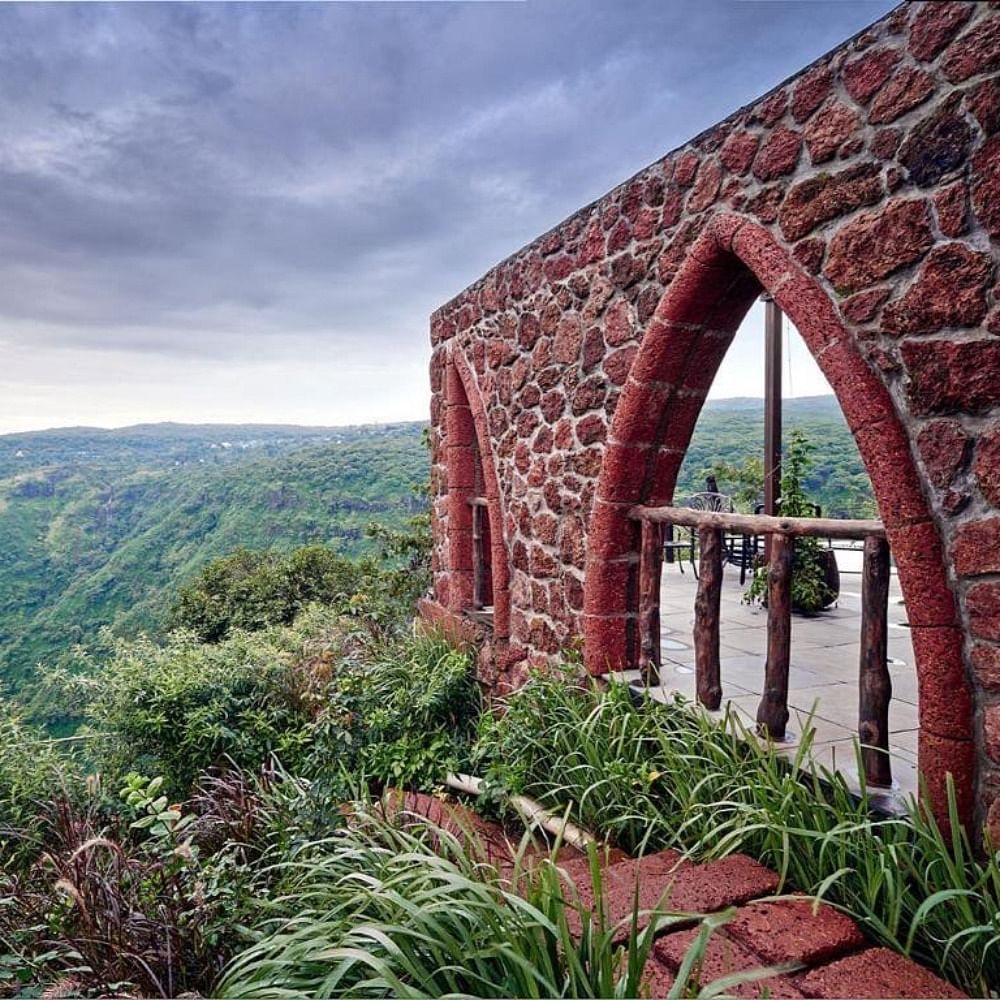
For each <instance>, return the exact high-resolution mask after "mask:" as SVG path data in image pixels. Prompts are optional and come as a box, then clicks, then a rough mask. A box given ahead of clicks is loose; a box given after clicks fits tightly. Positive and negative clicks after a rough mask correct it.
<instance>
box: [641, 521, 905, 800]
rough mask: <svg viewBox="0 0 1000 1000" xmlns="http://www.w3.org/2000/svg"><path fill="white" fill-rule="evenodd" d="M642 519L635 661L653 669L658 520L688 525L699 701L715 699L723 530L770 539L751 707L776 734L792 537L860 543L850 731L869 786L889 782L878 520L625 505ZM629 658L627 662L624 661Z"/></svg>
mask: <svg viewBox="0 0 1000 1000" xmlns="http://www.w3.org/2000/svg"><path fill="white" fill-rule="evenodd" d="M629 516H630V517H631V518H632V519H633V520H637V521H640V522H641V524H642V545H641V552H640V563H639V608H638V619H639V630H640V631H639V664H638V666H639V667H640V668H641V669H642V670H643V673H644V675H645V676H646V677H647V679H648V680H654V681H655V680H656V679H657V678H658V676H659V669H660V613H659V604H660V571H661V567H662V562H663V550H662V545H661V540H662V537H663V526H664V525H668V526H669V525H676V526H680V527H685V528H691V529H692V530H694V531H696V532H697V535H698V547H699V570H700V572H699V579H698V591H697V595H696V597H695V615H694V632H693V643H694V652H695V687H696V691H697V698H698V701H699V703H700V704H702V705H704V706H705V707H706V708H709V709H717V708H718V707H719V706H720V705H721V703H722V678H721V662H720V656H719V626H720V608H721V596H722V567H723V559H722V554H723V532H726V531H729V532H732V533H736V534H741V535H745V536H751V535H765V536H767V537H768V538H769V539H770V546H769V559H768V582H767V656H766V659H765V664H764V684H763V694H762V695H761V699H760V704H759V706H758V708H757V728H758V731H759V732H760V733H761V734H762V735H765V736H767V737H768V738H769V739H773V740H779V741H780V740H783V739H785V736H786V731H787V724H788V678H789V669H790V666H791V634H792V627H791V623H792V570H793V561H794V552H795V539H796V538H836V539H849V540H853V541H863V542H864V552H863V558H864V569H863V571H862V595H861V656H860V663H859V696H858V737H859V741H860V743H861V748H862V749H861V756H862V762H863V764H864V771H865V778H866V781H867V782H868V784H870V785H878V786H889V785H891V784H892V774H891V768H890V761H889V702H890V700H891V698H892V682H891V680H890V677H889V668H888V662H887V641H888V606H889V573H890V569H889V545H888V543H887V542H886V537H885V527H884V526H883V524H882V522H881V521H874V520H839V519H835V518H820V517H769V516H767V515H764V514H735V513H729V512H726V511H703V510H692V509H690V508H687V507H634V508H632V510H631V511H630V512H629ZM633 665H634V664H633Z"/></svg>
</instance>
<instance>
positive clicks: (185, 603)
mask: <svg viewBox="0 0 1000 1000" xmlns="http://www.w3.org/2000/svg"><path fill="white" fill-rule="evenodd" d="M376 573H377V566H376V564H375V562H374V561H373V560H370V559H368V560H358V561H353V560H350V559H345V558H344V557H343V556H339V555H337V553H336V552H334V551H333V550H332V549H330V548H327V547H326V546H323V545H307V546H305V547H303V548H299V549H296V550H295V551H294V552H292V553H290V554H288V555H285V554H282V553H278V552H274V551H265V552H251V551H249V550H248V549H239V550H238V551H236V552H234V553H233V554H232V555H229V556H225V557H224V558H222V559H216V560H214V561H213V562H210V563H209V564H208V565H207V566H206V567H205V568H204V569H203V570H202V571H201V573H199V574H198V576H197V577H196V578H195V579H194V580H192V581H191V582H190V583H188V584H186V585H184V586H182V587H181V588H180V589H179V590H178V592H177V597H176V599H175V601H174V603H173V606H172V607H171V609H170V611H169V613H168V616H167V623H168V627H169V628H172V629H177V630H182V631H186V632H190V633H192V634H193V635H195V636H196V637H197V638H198V639H200V640H201V641H202V642H221V641H222V640H223V639H225V638H226V637H227V636H229V635H231V634H232V633H233V632H234V631H237V630H241V631H244V632H256V631H259V630H261V629H265V628H268V627H269V626H272V625H290V624H291V623H292V622H293V621H294V620H295V617H296V615H298V613H299V612H300V611H301V610H302V609H303V608H305V607H306V606H307V605H309V604H313V603H321V604H337V605H338V606H341V607H342V606H344V605H345V604H346V603H347V602H348V600H349V599H350V597H351V595H353V594H355V593H356V592H357V591H358V590H359V589H361V588H362V585H363V584H364V583H365V581H366V580H368V579H369V578H370V577H371V576H372V575H373V574H376Z"/></svg>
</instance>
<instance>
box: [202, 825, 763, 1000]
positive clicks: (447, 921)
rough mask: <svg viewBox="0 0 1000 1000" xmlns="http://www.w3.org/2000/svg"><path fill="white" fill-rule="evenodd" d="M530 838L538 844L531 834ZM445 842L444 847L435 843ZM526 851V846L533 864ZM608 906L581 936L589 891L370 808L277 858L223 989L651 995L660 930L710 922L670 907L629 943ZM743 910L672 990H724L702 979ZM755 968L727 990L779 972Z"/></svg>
mask: <svg viewBox="0 0 1000 1000" xmlns="http://www.w3.org/2000/svg"><path fill="white" fill-rule="evenodd" d="M525 843H526V842H525ZM432 845H433V846H432ZM522 858H523V844H522V850H521V853H520V854H519V859H522ZM591 867H592V871H593V874H594V877H595V891H596V902H595V905H594V908H593V912H590V911H584V912H583V914H582V917H583V919H582V931H581V933H580V935H579V937H575V936H574V935H573V933H572V932H571V930H570V924H569V922H568V920H567V914H568V912H569V907H571V906H573V904H574V902H575V897H574V894H573V892H572V890H571V889H570V888H568V886H567V884H566V882H565V881H564V878H563V876H562V875H561V874H560V872H559V871H558V869H557V868H556V867H555V866H554V865H552V864H548V863H544V862H543V863H542V864H541V866H540V867H537V868H535V869H534V870H533V872H532V874H531V876H530V877H522V876H521V874H520V871H519V869H515V872H514V874H513V875H512V876H511V879H512V883H513V884H515V885H516V886H517V891H513V890H512V889H511V888H509V885H510V884H511V883H505V882H502V881H501V880H500V879H499V878H498V876H497V873H496V872H495V870H493V869H492V868H490V867H489V866H487V865H484V864H482V863H481V862H477V861H476V860H475V858H474V857H473V856H472V855H471V854H470V853H469V852H468V845H467V844H465V843H460V842H459V841H458V840H457V839H455V838H454V837H452V836H450V835H449V834H447V833H443V832H442V831H440V830H437V829H435V830H434V831H433V836H432V837H431V836H428V835H427V831H424V832H423V833H422V832H421V831H420V830H417V831H414V830H412V829H410V830H401V829H398V828H397V827H395V826H394V825H393V824H392V823H390V822H388V821H386V820H385V819H384V818H382V817H381V816H380V815H379V814H378V811H372V812H365V811H363V810H362V811H361V812H360V813H358V814H356V816H355V820H354V823H353V824H352V826H351V827H350V828H348V829H346V830H344V831H343V832H342V833H341V834H339V835H338V836H336V837H334V838H331V839H328V840H326V841H319V842H315V843H313V844H310V845H307V846H304V847H303V848H302V850H301V851H299V852H298V853H297V854H296V855H295V856H294V857H291V858H289V859H287V860H284V861H282V862H281V863H280V864H279V865H278V866H277V873H278V879H279V882H280V885H281V893H280V894H279V895H277V896H276V897H275V898H274V900H273V901H272V902H270V903H269V904H267V905H266V906H264V907H262V917H263V920H262V922H261V923H260V925H259V927H258V934H259V938H258V940H257V942H256V943H255V944H253V945H252V946H251V947H249V948H248V949H247V950H246V951H244V952H243V953H242V954H241V955H239V956H237V957H236V958H235V959H234V960H233V962H232V963H231V964H230V965H229V967H228V969H227V970H226V972H225V974H224V975H223V977H222V979H221V981H220V983H219V985H218V987H217V991H216V993H217V995H219V996H221V997H240V998H243V1000H253V998H257V997H259V998H271V997H293V996H294V997H328V996H342V997H364V996H380V997H381V996H399V997H441V996H472V997H609V996H619V997H638V996H646V995H648V993H649V991H648V987H647V986H646V985H645V984H644V968H645V965H646V961H647V959H648V957H649V953H650V950H651V947H652V943H653V937H654V934H656V933H658V932H660V931H663V930H666V929H669V928H670V927H671V926H677V925H680V924H685V925H690V924H691V923H692V921H693V920H694V921H697V917H694V918H693V917H692V915H690V914H670V913H664V914H661V915H659V916H658V917H656V918H655V919H654V920H653V921H652V922H651V923H650V924H649V925H648V927H647V928H646V929H644V930H642V931H640V930H639V911H638V910H637V909H635V910H633V913H632V915H631V916H630V917H629V918H627V922H628V940H627V942H626V944H625V945H624V946H622V945H618V944H616V943H615V938H616V930H617V927H616V926H611V925H609V924H608V923H607V921H606V920H605V918H604V913H603V905H602V902H601V893H600V875H599V871H598V868H597V859H596V855H594V856H592V858H591ZM731 916H732V913H726V914H721V915H713V916H712V917H710V918H706V920H705V921H704V922H703V924H702V927H701V928H700V931H699V934H698V935H697V936H696V940H695V942H694V944H693V946H692V949H691V951H690V952H689V954H688V955H687V956H686V960H685V962H684V965H683V968H682V975H681V976H679V977H678V980H677V983H676V984H675V987H674V988H673V990H672V991H671V994H670V995H671V997H680V996H698V995H704V996H711V995H714V992H717V991H712V990H711V988H707V989H705V990H702V989H701V987H700V985H699V984H698V983H697V980H696V975H697V972H698V970H699V969H700V967H701V964H702V961H701V960H702V958H703V956H704V952H705V948H706V947H707V944H708V940H709V938H710V936H711V933H712V932H713V931H714V930H715V929H716V928H717V927H718V926H721V925H722V924H723V923H725V922H726V920H728V919H729V918H730V917H731ZM773 971H774V970H763V971H761V970H755V971H754V972H753V973H750V974H747V975H746V976H743V977H742V978H741V977H735V978H733V977H731V978H730V979H728V980H727V981H726V982H725V983H720V986H731V985H733V984H734V983H736V982H739V981H742V980H743V979H754V978H759V977H760V976H762V975H767V974H773Z"/></svg>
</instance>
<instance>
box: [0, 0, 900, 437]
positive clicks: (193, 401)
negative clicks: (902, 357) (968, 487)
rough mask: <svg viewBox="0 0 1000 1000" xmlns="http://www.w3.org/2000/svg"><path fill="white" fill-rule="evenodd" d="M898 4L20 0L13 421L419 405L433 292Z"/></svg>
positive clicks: (743, 372)
mask: <svg viewBox="0 0 1000 1000" xmlns="http://www.w3.org/2000/svg"><path fill="white" fill-rule="evenodd" d="M890 6H891V4H889V3H887V2H883V0H834V2H821V0H816V2H797V3H792V2H774V0H772V2H752V0H749V2H724V0H696V2H690V3H689V2H686V0H685V2H681V0H649V2H645V0H527V2H524V3H518V2H513V3H476V2H464V3H447V2H444V3H420V2H411V3H399V4H396V3H337V4H318V3H317V4H303V5H299V4H294V3H281V4H270V5H268V4H261V5H256V4H230V5H210V4H172V5H162V6H161V5H158V4H145V3H143V4H139V3H136V4H131V5H112V4H86V5H83V4H81V5H70V4H52V5H41V4H39V5H35V4H24V5H18V4H2V5H0V126H2V133H0V134H2V140H0V354H2V358H3V364H2V366H0V431H10V430H21V429H30V428H39V427H47V426H59V425H65V424H95V425H101V426H116V425H122V424H127V423H135V422H140V421H155V420H181V421H263V422H296V423H316V424H340V423H352V422H367V421H390V420H401V419H423V418H425V416H426V411H427V376H426V364H427V359H428V356H429V346H428V334H427V329H428V316H429V314H430V312H431V311H432V310H433V309H434V308H435V307H436V306H437V305H439V304H441V303H442V302H444V301H445V300H447V299H448V298H450V297H451V296H453V295H454V294H456V293H457V292H459V291H460V290H461V289H462V288H463V287H465V286H466V285H467V284H469V283H470V282H472V281H474V280H475V279H476V278H477V277H479V276H480V275H481V274H482V273H483V272H484V271H486V270H487V269H488V268H489V267H490V266H491V265H492V264H494V263H495V262H496V261H498V260H500V259H501V258H503V257H505V256H506V255H508V254H509V253H511V252H512V251H514V250H516V249H517V248H518V247H520V246H522V245H523V244H524V243H526V242H528V241H529V240H531V239H532V238H534V237H535V236H536V235H538V234H540V233H542V232H543V231H545V230H546V229H548V228H549V227H551V226H552V225H554V224H555V223H556V222H558V221H559V220H560V219H562V218H564V217H565V216H567V215H569V214H570V213H571V212H572V211H573V210H575V209H576V208H578V207H580V206H581V205H583V204H585V203H587V202H588V201H591V200H593V199H594V198H596V197H598V196H600V195H601V194H603V193H604V192H605V191H607V190H608V189H609V188H611V187H613V186H614V185H615V184H617V183H618V182H619V181H621V180H624V179H625V178H626V177H627V176H629V175H630V174H632V173H634V172H635V171H637V170H638V169H640V168H641V167H643V166H644V165H645V164H647V163H649V162H651V161H652V160H655V159H657V158H658V157H659V156H661V155H662V154H663V153H665V152H667V151H668V150H670V149H671V148H673V147H674V146H676V145H678V144H680V143H681V142H683V141H684V140H685V139H687V138H690V137H691V136H693V135H694V134H696V133H697V132H699V131H701V130H702V129H704V128H705V127H707V126H708V125H710V124H712V123H713V122H715V121H717V120H719V119H720V118H722V117H724V116H725V115H726V114H728V113H729V112H730V111H733V110H735V109H736V108H737V107H739V106H740V105H742V104H745V103H746V102H748V101H749V100H751V99H753V98H754V97H755V96H758V95H759V94H761V93H763V92H764V91H766V90H768V89H769V88H770V87H772V86H773V85H774V84H776V83H778V82H779V81H780V80H782V79H783V78H785V77H786V76H788V75H790V74H791V73H793V72H795V71H796V70H797V69H799V68H800V67H802V66H803V65H805V64H806V63H808V62H809V61H811V60H812V59H814V58H816V57H817V56H819V55H821V54H822V53H823V52H825V51H826V50H828V49H829V48H831V47H833V46H834V45H836V44H837V43H838V42H840V41H842V40H843V39H845V38H846V37H848V36H849V35H851V34H853V33H854V32H855V31H857V30H858V29H859V28H861V27H863V26H864V25H865V24H867V23H869V22H870V21H872V20H874V19H876V18H877V17H879V16H881V14H882V13H883V12H884V11H885V10H887V9H888V8H889V7H890ZM752 322H753V323H754V324H755V325H756V326H759V323H760V321H759V319H757V318H756V317H752ZM757 339H758V338H755V337H753V336H750V335H749V334H747V335H745V336H742V337H741V338H740V342H739V344H738V345H737V346H735V347H734V349H733V351H732V352H731V354H730V359H729V360H730V362H731V363H730V364H729V365H727V368H726V371H725V372H724V373H722V375H720V379H719V381H718V382H717V385H716V388H715V394H716V395H735V394H742V395H749V394H758V393H759V388H758V389H755V388H754V385H753V383H754V381H755V379H756V375H754V376H753V377H749V376H748V374H747V372H748V367H752V366H753V363H754V362H755V360H756V358H757V356H758V355H759V344H758V343H757ZM794 358H795V359H796V360H795V361H794V364H793V373H794V374H793V391H794V392H795V393H797V394H803V393H807V392H815V391H823V386H822V383H821V382H817V380H816V377H815V374H814V373H812V372H811V371H810V369H809V367H808V366H807V365H806V364H805V355H804V351H800V352H798V353H797V354H795V355H794ZM800 362H801V364H800Z"/></svg>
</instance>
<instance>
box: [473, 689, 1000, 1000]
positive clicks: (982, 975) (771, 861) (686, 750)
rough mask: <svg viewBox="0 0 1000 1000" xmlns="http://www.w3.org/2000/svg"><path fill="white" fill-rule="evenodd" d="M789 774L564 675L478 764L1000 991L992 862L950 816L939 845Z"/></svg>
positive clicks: (997, 867)
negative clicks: (773, 874) (781, 887)
mask: <svg viewBox="0 0 1000 1000" xmlns="http://www.w3.org/2000/svg"><path fill="white" fill-rule="evenodd" d="M808 744H809V738H808V737H807V738H806V739H805V740H803V745H802V746H801V747H800V749H799V750H798V756H797V759H796V760H795V761H794V762H792V763H789V762H788V761H786V760H784V759H782V758H779V757H778V756H776V755H775V754H773V753H771V752H769V751H768V750H767V749H766V748H761V747H759V746H758V745H757V744H756V742H755V741H754V740H752V739H749V738H748V734H746V733H745V732H741V728H740V727H739V726H738V725H737V724H735V721H734V720H732V719H727V720H726V721H725V722H724V723H723V724H722V725H720V724H717V723H714V722H712V721H710V720H708V719H706V718H705V717H703V716H701V715H700V714H699V713H695V712H691V711H689V710H688V709H687V708H685V707H684V706H683V705H681V704H674V705H660V704H658V703H656V702H653V701H650V700H648V699H647V700H646V702H645V703H644V704H642V705H638V706H637V705H636V704H634V703H633V700H632V697H631V695H630V693H629V691H628V689H627V688H626V687H625V686H624V685H620V684H613V685H611V687H610V688H609V689H608V690H607V691H601V690H598V689H597V688H595V687H589V686H581V685H580V684H579V683H573V682H572V680H571V679H570V678H569V677H567V676H563V675H557V676H551V677H538V678H536V679H534V680H533V681H532V682H531V683H530V684H528V685H527V686H525V687H524V688H522V689H521V690H519V691H518V692H516V693H514V694H513V695H512V696H511V697H510V699H509V702H508V704H507V710H506V712H505V714H503V715H502V716H497V717H491V718H487V717H485V716H484V718H483V722H482V726H481V733H480V739H479V744H478V749H477V753H478V767H479V770H480V773H484V774H485V775H486V777H487V779H488V780H489V781H490V782H491V783H492V784H493V785H494V791H497V790H498V789H497V786H499V788H502V789H503V790H505V791H509V792H514V793H521V794H526V795H530V796H532V797H534V798H536V799H538V800H540V801H541V802H542V803H544V804H546V805H548V806H549V807H551V808H554V809H556V810H560V811H561V810H563V809H565V808H570V809H571V812H572V815H573V819H574V820H575V821H577V822H579V823H581V824H582V825H583V826H585V827H588V828H590V829H591V830H594V831H595V832H598V833H600V834H602V835H605V836H608V837H610V838H611V839H613V840H614V841H615V842H616V843H618V844H619V845H620V846H621V847H623V848H625V849H626V850H630V851H634V850H636V849H637V848H639V847H641V846H646V847H648V848H649V849H653V848H664V847H675V848H679V849H681V850H684V851H686V852H687V853H689V854H691V855H693V856H696V857H702V858H710V857H719V856H722V855H725V854H728V853H731V852H734V851H744V852H746V853H747V854H749V855H751V856H753V857H754V858H757V859H759V860H760V861H762V862H763V863H765V864H768V865H771V866H772V867H774V868H775V869H776V870H777V871H778V872H779V873H780V874H781V876H782V878H783V880H784V884H785V885H786V886H787V887H789V888H795V889H797V890H801V891H805V892H808V893H814V894H817V895H821V896H823V897H824V898H825V899H827V900H828V901H829V902H831V903H834V904H835V905H837V906H839V907H840V908H842V909H843V910H845V911H846V912H848V913H849V914H851V916H853V917H854V918H855V919H856V920H857V921H858V922H859V923H860V924H861V925H862V926H863V927H864V929H865V930H866V931H867V933H868V934H869V935H870V936H871V937H872V938H874V939H875V940H877V941H881V942H883V943H884V944H886V945H888V946H889V947H892V948H895V949H897V950H899V951H902V952H903V953H905V954H907V955H910V956H911V957H913V958H914V959H916V960H918V961H920V962H922V963H924V964H926V965H928V966H930V967H931V968H934V969H936V970H937V971H938V972H940V974H941V975H943V976H944V977H945V978H947V979H949V980H951V981H952V982H953V983H955V984H956V985H958V986H960V987H962V988H964V989H966V990H967V991H969V992H971V993H973V994H976V995H997V991H1000V863H998V855H996V854H990V855H988V856H986V857H983V858H980V857H977V856H976V854H975V852H974V851H973V850H972V848H971V845H970V843H969V841H968V839H967V837H966V835H965V833H964V832H963V831H962V829H961V827H960V825H959V823H958V822H957V817H954V800H953V799H952V809H953V818H955V821H954V822H952V824H951V826H952V831H953V832H952V833H951V834H950V835H947V836H946V835H945V833H944V832H943V831H942V830H941V828H940V827H939V826H938V825H937V824H936V823H935V822H934V820H933V819H932V818H931V817H929V816H928V815H926V813H924V812H922V811H919V810H918V809H917V808H916V807H915V806H911V808H910V811H909V814H908V815H906V816H903V817H899V818H882V817H877V816H875V815H874V813H873V810H872V804H871V801H870V799H869V798H868V796H867V794H863V795H862V796H861V798H860V799H858V798H856V797H855V796H854V795H853V794H852V792H851V791H850V789H849V788H848V786H847V785H846V783H845V781H844V779H843V778H842V777H841V776H840V775H839V774H836V773H831V772H829V771H827V770H825V769H821V768H816V767H814V766H812V765H811V764H810V763H809V762H808V749H809V747H808Z"/></svg>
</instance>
